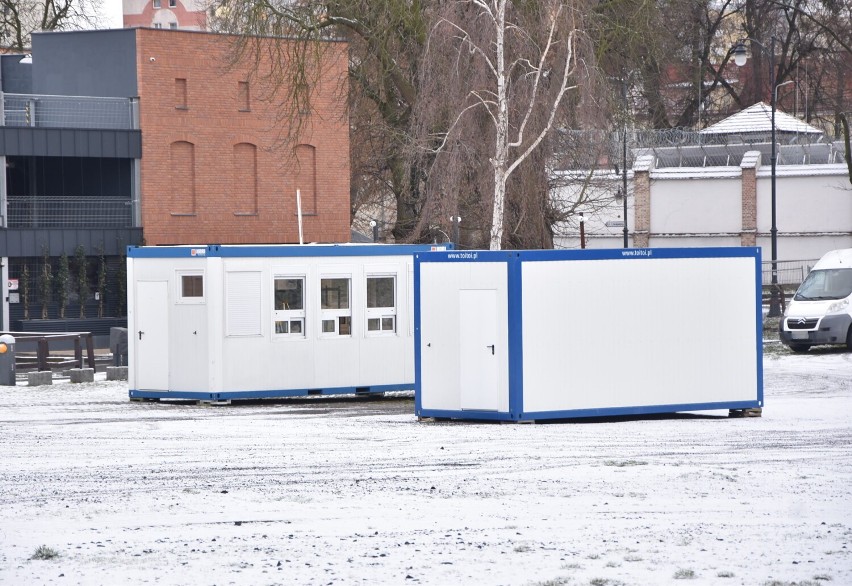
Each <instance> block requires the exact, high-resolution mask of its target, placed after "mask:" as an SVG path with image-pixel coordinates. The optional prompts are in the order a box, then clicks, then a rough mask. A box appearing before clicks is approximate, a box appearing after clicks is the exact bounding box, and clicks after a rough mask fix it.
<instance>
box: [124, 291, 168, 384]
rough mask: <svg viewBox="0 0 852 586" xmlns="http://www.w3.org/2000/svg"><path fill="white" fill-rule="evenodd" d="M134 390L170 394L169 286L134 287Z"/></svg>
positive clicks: (132, 334) (132, 333)
mask: <svg viewBox="0 0 852 586" xmlns="http://www.w3.org/2000/svg"><path fill="white" fill-rule="evenodd" d="M128 334H129V335H131V336H135V337H136V340H135V342H136V369H135V370H136V387H137V388H138V390H146V391H167V390H169V284H168V282H166V281H138V282H137V283H136V331H135V332H128Z"/></svg>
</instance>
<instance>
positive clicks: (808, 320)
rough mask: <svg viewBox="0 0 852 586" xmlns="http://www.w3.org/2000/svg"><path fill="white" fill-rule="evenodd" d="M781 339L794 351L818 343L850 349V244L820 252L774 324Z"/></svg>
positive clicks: (802, 350) (851, 282)
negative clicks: (812, 266) (843, 346)
mask: <svg viewBox="0 0 852 586" xmlns="http://www.w3.org/2000/svg"><path fill="white" fill-rule="evenodd" d="M778 333H779V335H780V337H781V341H782V342H784V343H785V344H786V345H787V346H789V347H790V349H791V350H793V351H794V352H807V351H808V350H809V349H810V347H811V346H816V345H818V344H846V347H847V348H848V349H849V350H852V248H845V249H842V250H832V251H830V252H827V253H826V254H824V255H823V257H822V258H821V259H819V261H817V263H816V264H815V265H814V268H813V269H811V272H810V273H808V276H807V277H805V280H804V281H803V282H802V284H801V285H800V286H799V289H798V290H797V291H796V294H795V295H794V296H793V299H792V300H791V301H790V304H789V305H788V306H787V310H786V311H785V312H784V317H783V318H782V319H781V321H780V322H779V324H778Z"/></svg>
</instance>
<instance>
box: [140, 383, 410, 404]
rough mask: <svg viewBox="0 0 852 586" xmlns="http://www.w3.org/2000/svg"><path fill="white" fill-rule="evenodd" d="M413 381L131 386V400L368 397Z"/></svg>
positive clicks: (407, 386)
mask: <svg viewBox="0 0 852 586" xmlns="http://www.w3.org/2000/svg"><path fill="white" fill-rule="evenodd" d="M413 390H414V385H413V384H402V385H374V386H363V387H335V388H330V389H277V390H272V391H222V392H219V393H209V392H203V391H145V390H138V389H131V390H130V392H129V397H130V399H131V400H168V401H200V402H225V401H248V400H254V399H288V398H294V397H319V396H328V395H356V396H370V395H373V396H374V395H378V394H381V393H387V392H393V391H413Z"/></svg>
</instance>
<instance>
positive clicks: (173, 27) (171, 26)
mask: <svg viewBox="0 0 852 586" xmlns="http://www.w3.org/2000/svg"><path fill="white" fill-rule="evenodd" d="M169 28H170V29H172V30H175V29H176V28H177V23H176V22H170V23H169Z"/></svg>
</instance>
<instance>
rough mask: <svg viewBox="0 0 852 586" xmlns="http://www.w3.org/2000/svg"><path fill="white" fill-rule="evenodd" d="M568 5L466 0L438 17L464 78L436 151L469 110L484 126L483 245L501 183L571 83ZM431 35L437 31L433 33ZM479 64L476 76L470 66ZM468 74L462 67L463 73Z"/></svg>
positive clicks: (496, 212) (553, 116) (494, 226)
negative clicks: (486, 219)
mask: <svg viewBox="0 0 852 586" xmlns="http://www.w3.org/2000/svg"><path fill="white" fill-rule="evenodd" d="M578 28H579V27H578V22H577V13H576V10H575V7H573V6H571V5H569V4H567V3H565V2H561V1H558V0H551V1H545V2H539V3H524V4H523V5H516V3H515V2H512V1H510V0H469V1H468V2H460V3H458V4H457V5H456V11H455V13H453V14H449V15H448V16H446V17H444V18H441V19H440V20H438V22H437V24H436V28H435V31H436V32H441V31H442V30H443V31H448V32H449V36H450V39H451V41H452V45H453V46H454V48H455V50H456V55H455V64H456V65H455V66H456V68H457V69H456V71H457V72H459V73H460V72H461V71H462V70H464V73H465V74H464V79H462V77H461V76H459V79H458V81H459V82H461V83H469V84H470V85H468V86H467V89H466V92H465V95H464V96H463V100H462V101H461V102H460V103H459V106H458V112H457V113H456V114H455V116H454V118H453V119H452V122H451V123H450V125H449V129H448V131H447V132H445V133H443V135H442V139H441V142H440V144H439V145H438V146H437V149H436V150H437V151H440V150H442V149H443V148H445V147H446V145H447V144H448V143H449V142H450V141H453V140H456V139H457V137H458V136H459V135H458V128H459V127H460V126H461V122H462V121H463V120H464V119H465V118H467V117H470V116H473V115H476V114H477V113H479V114H481V113H482V112H484V113H485V116H484V117H483V118H482V119H484V120H485V121H487V123H488V124H490V126H491V128H492V131H493V132H492V133H490V134H492V137H493V143H492V147H491V149H490V153H489V157H488V163H489V165H490V168H491V175H492V185H491V189H492V199H491V222H490V234H489V238H488V242H489V248H491V249H492V250H499V249H500V248H502V245H503V234H504V220H505V212H506V198H507V185H508V184H509V181H510V178H511V176H512V174H513V173H515V172H516V171H517V170H518V168H519V167H520V166H521V165H522V164H523V163H524V162H525V161H527V160H528V159H529V158H530V157H531V155H532V154H533V153H534V152H535V151H536V150H537V149H539V148H540V147H541V146H542V144H543V142H544V141H545V139H546V138H547V136H548V134H549V133H550V132H551V131H552V130H553V128H554V122H555V121H556V120H557V117H558V114H559V113H560V111H561V108H562V107H563V105H564V101H565V97H566V95H567V94H568V93H569V92H570V91H571V90H572V89H575V88H576V83H575V80H574V74H575V67H576V59H575V48H576V44H577V36H578ZM435 38H443V35H442V34H436V35H435ZM477 70H478V71H480V72H484V75H482V76H476V75H474V74H472V72H474V71H477ZM469 73H470V74H471V75H467V74H469Z"/></svg>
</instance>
